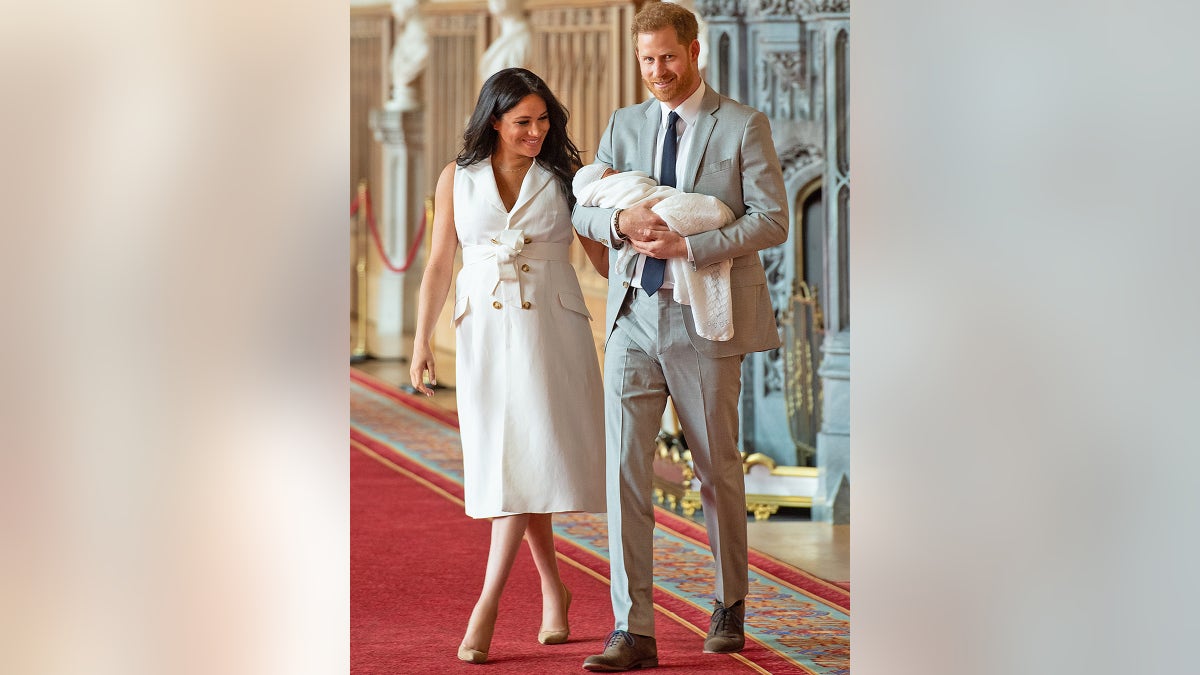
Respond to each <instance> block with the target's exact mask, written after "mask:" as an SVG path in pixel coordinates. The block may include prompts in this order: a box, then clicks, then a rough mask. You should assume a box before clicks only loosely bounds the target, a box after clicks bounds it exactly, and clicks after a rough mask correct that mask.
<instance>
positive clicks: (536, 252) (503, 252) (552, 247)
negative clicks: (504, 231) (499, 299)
mask: <svg viewBox="0 0 1200 675" xmlns="http://www.w3.org/2000/svg"><path fill="white" fill-rule="evenodd" d="M570 255H571V245H570V244H556V243H551V242H548V241H531V242H529V243H527V244H526V243H524V241H523V240H521V239H518V240H516V243H515V245H512V244H508V243H505V242H503V241H497V240H495V239H493V240H492V243H490V244H473V245H471V246H464V247H463V266H464V267H466V266H469V265H478V264H481V263H486V262H489V261H494V262H495V268H496V281H495V283H493V284H492V290H491V293H492V295H495V294H496V289H497V288H499V287H500V282H502V281H510V282H511V281H515V282H517V289H518V295H519V296H520V298H521V302H522V303H524V301H525V294H524V289H522V288H521V275H520V274H518V273H517V260H518V259H519V258H526V259H529V260H556V261H562V262H568V261H570V259H571V258H570Z"/></svg>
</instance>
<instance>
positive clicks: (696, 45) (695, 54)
mask: <svg viewBox="0 0 1200 675" xmlns="http://www.w3.org/2000/svg"><path fill="white" fill-rule="evenodd" d="M688 53H689V54H691V55H692V60H693V61H699V60H700V39H699V38H697V39H695V40H692V44H691V45H689V46H688Z"/></svg>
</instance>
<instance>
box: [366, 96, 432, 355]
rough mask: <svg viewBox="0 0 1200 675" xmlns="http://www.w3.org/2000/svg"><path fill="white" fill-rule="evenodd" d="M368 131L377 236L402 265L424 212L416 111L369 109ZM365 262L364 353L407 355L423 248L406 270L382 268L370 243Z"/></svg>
mask: <svg viewBox="0 0 1200 675" xmlns="http://www.w3.org/2000/svg"><path fill="white" fill-rule="evenodd" d="M370 124H371V130H372V131H374V132H375V138H376V140H378V141H379V142H380V143H381V144H382V146H383V185H382V186H381V187H382V189H380V190H377V191H376V193H375V194H374V196H373V199H374V200H375V210H376V213H375V219H376V224H377V226H378V228H379V235H380V239H381V240H382V242H381V243H382V244H383V248H384V250H385V251H386V252H387V256H388V258H389V259H390V260H391V262H392V264H393V265H396V266H403V265H404V262H405V259H406V258H407V256H408V252H409V250H410V249H411V248H412V247H413V246H417V247H418V249H420V247H421V244H420V242H417V241H414V238H415V237H416V235H417V230H418V229H419V227H420V223H421V218H422V217H423V216H424V209H425V206H424V200H423V199H422V197H421V195H423V194H425V191H426V187H425V185H424V183H425V180H424V176H423V174H422V173H421V166H422V162H423V147H422V143H421V140H420V139H421V138H422V132H421V112H420V111H419V110H408V111H402V110H397V109H394V108H393V107H390V106H389V107H384V108H382V109H377V110H373V111H371V118H370ZM429 225H430V224H427V227H428V226H429ZM368 248H369V250H370V251H371V253H370V256H371V257H370V258H369V260H368V269H369V275H368V278H367V303H368V314H367V316H368V317H369V320H368V324H367V352H368V353H370V355H371V356H374V357H376V358H399V357H401V356H405V355H407V354H408V348H409V345H407V344H405V340H404V334H405V333H411V332H412V330H413V328H414V326H415V324H416V300H417V296H418V294H419V292H420V280H421V270H422V265H423V263H424V256H422V255H420V254H421V253H423V251H421V250H418V255H417V257H416V258H414V259H413V262H412V266H411V267H409V268H408V270H407V271H406V272H403V273H397V272H393V271H392V270H390V269H388V268H387V266H386V265H385V264H384V261H383V260H382V259H381V258H380V257H379V254H378V251H376V250H375V246H374V244H372V245H371V246H369V247H368Z"/></svg>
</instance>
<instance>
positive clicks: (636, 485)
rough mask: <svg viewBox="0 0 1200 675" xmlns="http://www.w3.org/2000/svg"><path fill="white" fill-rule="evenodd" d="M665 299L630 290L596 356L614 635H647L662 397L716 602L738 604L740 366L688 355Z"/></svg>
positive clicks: (743, 559) (741, 557)
mask: <svg viewBox="0 0 1200 675" xmlns="http://www.w3.org/2000/svg"><path fill="white" fill-rule="evenodd" d="M685 311H687V309H686V308H684V307H681V306H680V305H679V304H678V303H676V302H675V300H674V299H672V297H671V291H670V290H664V291H659V292H658V293H656V294H655V295H653V296H647V295H646V293H645V291H643V290H641V289H638V288H630V289H629V292H628V293H627V294H626V296H625V300H624V303H623V304H622V305H621V310H620V312H619V314H618V316H617V320H616V322H615V323H614V326H613V331H612V333H611V335H610V336H609V339H608V342H607V345H606V348H605V356H604V383H605V386H604V414H605V441H606V444H607V453H606V457H607V460H606V461H607V465H606V471H607V479H608V481H607V482H608V488H607V500H608V527H609V532H608V545H609V553H610V559H611V571H612V589H611V590H612V605H613V614H614V618H615V620H616V626H615V628H616V629H618V630H627V631H629V632H631V633H635V634H637V635H649V636H653V635H654V598H653V587H654V502H653V484H654V466H653V463H654V454H655V447H656V446H655V439H656V437H657V436H658V432H659V429H660V427H661V422H662V415H663V411H664V409H665V408H666V400H667V396H668V395H670V396H671V398H672V400H673V401H674V404H675V411H676V413H677V414H678V415H679V421H680V424H681V425H682V427H683V431H684V435H685V437H686V439H687V443H688V449H689V450H690V451H691V453H692V463H693V466H694V469H695V471H696V475H697V477H698V478H699V479H700V482H701V490H700V499H701V504H702V506H703V509H704V520H705V525H706V526H707V528H708V537H709V542H710V544H711V545H712V550H713V557H714V561H715V563H716V579H715V581H716V583H715V586H716V588H715V591H716V592H715V595H716V597H717V598H718V599H719V600H721V601H722V602H723V603H724V604H725V605H726V606H729V605H732V604H733V603H735V602H737V601H738V600H741V599H743V598H745V597H746V593H747V587H748V581H747V550H746V484H745V478H744V475H743V473H742V461H741V455H740V454H739V452H738V449H737V434H738V395H739V393H740V391H741V364H742V358H743V357H742V356H741V355H734V356H727V357H722V358H709V357H706V356H704V355H703V354H701V353H700V352H698V351H697V350H696V348H695V347H694V346H692V341H691V338H690V337H689V335H688V332H687V328H686V327H685V326H684V312H685Z"/></svg>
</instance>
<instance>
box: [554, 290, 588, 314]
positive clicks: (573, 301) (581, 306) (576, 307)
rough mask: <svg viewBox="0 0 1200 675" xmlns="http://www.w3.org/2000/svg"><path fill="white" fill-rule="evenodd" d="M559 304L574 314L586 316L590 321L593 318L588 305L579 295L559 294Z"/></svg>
mask: <svg viewBox="0 0 1200 675" xmlns="http://www.w3.org/2000/svg"><path fill="white" fill-rule="evenodd" d="M558 302H559V303H560V304H561V305H562V306H563V307H566V308H567V309H569V310H571V311H572V312H578V313H580V314H582V315H584V316H586V317H587V318H588V319H591V318H592V313H591V312H589V311H588V308H587V303H585V302H584V301H583V298H581V297H579V296H578V295H575V294H573V293H559V294H558Z"/></svg>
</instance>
